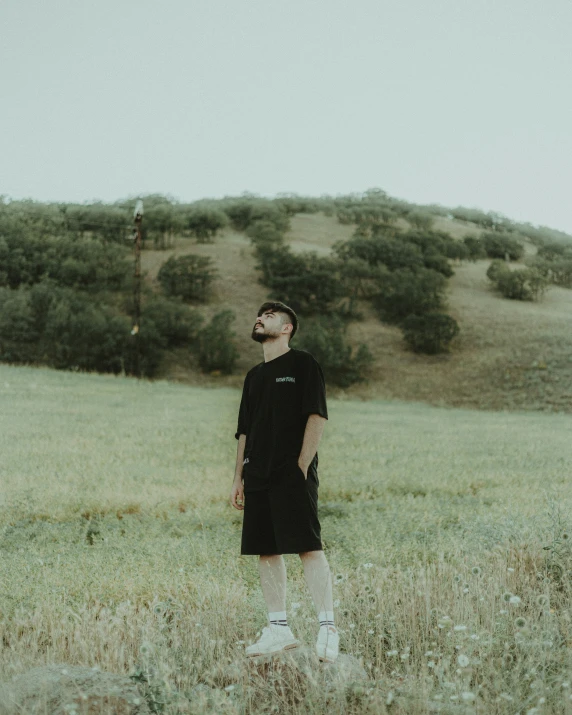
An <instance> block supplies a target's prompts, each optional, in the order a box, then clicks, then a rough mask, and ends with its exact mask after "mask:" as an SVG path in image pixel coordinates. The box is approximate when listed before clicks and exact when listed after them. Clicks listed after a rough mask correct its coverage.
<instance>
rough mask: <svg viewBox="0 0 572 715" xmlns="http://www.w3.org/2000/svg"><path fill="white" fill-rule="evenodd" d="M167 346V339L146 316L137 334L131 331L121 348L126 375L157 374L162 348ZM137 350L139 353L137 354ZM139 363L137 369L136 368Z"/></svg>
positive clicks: (146, 375) (147, 375)
mask: <svg viewBox="0 0 572 715" xmlns="http://www.w3.org/2000/svg"><path fill="white" fill-rule="evenodd" d="M167 346H168V340H167V339H166V338H165V337H164V336H163V335H162V334H161V332H160V330H159V329H158V328H157V326H156V325H155V323H154V322H153V321H152V320H151V319H150V318H147V319H146V320H145V322H143V321H142V322H141V327H140V329H139V332H138V334H137V335H132V334H131V331H130V332H129V335H128V336H127V338H126V340H125V343H124V348H123V366H124V370H125V372H126V374H127V375H137V376H139V375H140V376H141V377H153V376H154V375H156V374H157V371H158V369H159V366H160V364H161V359H162V357H163V350H164V349H165V348H166V347H167ZM137 350H138V351H139V355H138V356H137ZM137 365H139V370H138V369H137Z"/></svg>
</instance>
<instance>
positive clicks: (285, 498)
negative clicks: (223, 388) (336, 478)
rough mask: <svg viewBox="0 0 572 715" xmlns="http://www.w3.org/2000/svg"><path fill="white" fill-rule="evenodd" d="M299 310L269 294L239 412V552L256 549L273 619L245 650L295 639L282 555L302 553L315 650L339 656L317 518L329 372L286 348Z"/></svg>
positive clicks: (327, 657)
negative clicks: (315, 624) (260, 356)
mask: <svg viewBox="0 0 572 715" xmlns="http://www.w3.org/2000/svg"><path fill="white" fill-rule="evenodd" d="M297 329H298V318H297V316H296V313H295V312H294V311H293V310H292V309H291V308H289V307H288V306H287V305H284V303H280V302H267V303H264V304H263V305H262V306H261V307H260V309H259V311H258V314H257V318H256V321H255V324H254V326H253V329H252V334H251V337H252V339H253V340H255V341H256V342H259V343H261V344H262V347H263V350H264V362H261V363H259V364H258V365H255V366H254V367H253V368H252V369H251V370H249V371H248V373H247V374H246V378H245V380H244V386H243V391H242V399H241V402H240V409H239V414H238V428H237V431H236V434H235V437H236V439H238V448H237V456H236V470H235V476H234V482H233V485H232V491H231V493H230V503H231V505H232V506H233V507H234V508H235V509H239V510H244V519H243V524H242V543H241V554H243V555H244V554H253V555H258V556H260V558H259V562H258V565H259V572H260V582H261V585H262V592H263V595H264V600H265V601H266V605H267V607H268V620H269V625H268V626H266V627H264V628H263V630H262V636H261V638H260V639H259V640H258V641H257V642H256V643H254V644H253V645H250V646H248V647H247V648H246V654H247V655H248V656H256V655H263V654H266V653H275V652H277V651H281V650H286V649H289V648H295V647H296V646H298V645H299V641H298V640H296V638H295V637H294V634H293V633H292V631H291V630H290V627H289V626H288V621H287V618H286V565H285V563H284V558H283V556H282V554H298V555H299V556H300V558H301V560H302V564H303V567H304V577H305V580H306V583H307V585H308V589H309V591H310V594H311V596H312V600H313V601H314V605H315V607H316V613H317V615H318V620H319V622H320V628H319V631H318V638H317V641H316V652H317V654H318V657H319V658H320V660H322V661H328V662H333V661H335V660H336V658H337V656H338V645H339V634H338V631H337V629H336V627H335V625H334V606H333V600H332V577H331V573H330V567H329V565H328V562H327V560H326V556H325V554H324V551H323V549H322V542H321V531H320V522H319V521H318V485H319V481H318V452H317V450H318V443H319V441H320V438H321V436H322V432H323V430H324V425H325V423H326V420H327V419H328V411H327V406H326V388H325V382H324V375H323V373H322V369H321V368H320V366H319V364H318V362H317V361H316V360H315V359H314V357H313V356H312V355H311V354H310V353H308V352H306V351H304V350H297V349H296V348H290V347H289V342H290V340H291V339H292V338H293V337H294V335H295V333H296V330H297Z"/></svg>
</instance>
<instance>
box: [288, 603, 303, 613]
mask: <svg viewBox="0 0 572 715" xmlns="http://www.w3.org/2000/svg"><path fill="white" fill-rule="evenodd" d="M301 605H302V604H301V603H298V602H297V601H295V602H294V603H291V604H290V608H291V609H292V610H293V611H297V610H298V609H299V608H300V606H301Z"/></svg>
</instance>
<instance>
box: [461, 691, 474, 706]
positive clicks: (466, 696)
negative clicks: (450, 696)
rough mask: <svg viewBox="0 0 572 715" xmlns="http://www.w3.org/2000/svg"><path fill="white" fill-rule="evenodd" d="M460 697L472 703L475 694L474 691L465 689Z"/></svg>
mask: <svg viewBox="0 0 572 715" xmlns="http://www.w3.org/2000/svg"><path fill="white" fill-rule="evenodd" d="M461 698H462V699H463V700H464V701H465V702H466V703H472V702H473V700H474V699H475V698H476V695H475V694H474V693H471V692H470V691H469V690H467V691H466V692H464V693H461Z"/></svg>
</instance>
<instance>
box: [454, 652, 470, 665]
mask: <svg viewBox="0 0 572 715" xmlns="http://www.w3.org/2000/svg"><path fill="white" fill-rule="evenodd" d="M470 662H471V661H470V659H469V656H468V655H465V654H464V653H460V654H459V655H458V656H457V663H458V664H459V665H460V666H461V668H466V667H467V666H468V665H469V663H470Z"/></svg>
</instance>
